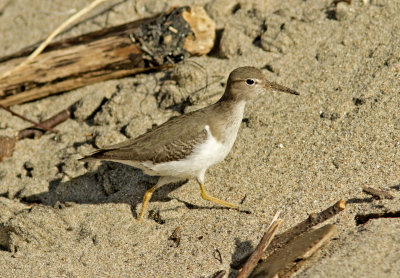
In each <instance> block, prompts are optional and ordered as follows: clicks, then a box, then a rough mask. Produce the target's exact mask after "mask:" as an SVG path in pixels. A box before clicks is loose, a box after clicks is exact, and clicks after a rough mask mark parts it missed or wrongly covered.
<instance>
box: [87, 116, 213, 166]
mask: <svg viewBox="0 0 400 278" xmlns="http://www.w3.org/2000/svg"><path fill="white" fill-rule="evenodd" d="M207 110H208V109H201V110H198V111H195V112H193V113H189V114H185V115H182V116H179V117H177V118H174V119H171V120H169V121H167V122H166V123H164V124H162V125H160V126H159V127H157V128H155V129H153V130H151V131H149V132H147V133H145V134H143V135H141V136H139V137H137V138H135V139H131V140H127V141H125V142H122V143H119V144H116V145H112V146H109V147H106V148H104V149H101V150H98V151H96V152H95V153H93V154H92V155H90V156H87V157H84V158H83V159H82V160H84V161H89V160H93V159H99V160H119V161H121V160H131V161H153V162H154V163H161V162H167V161H171V160H177V159H182V158H184V157H186V156H188V155H190V154H191V153H192V151H193V148H194V147H195V145H196V144H199V143H202V142H204V140H205V139H206V138H207V131H206V130H205V126H206V125H207V124H208V123H207V120H206V119H207V117H205V115H206V114H207Z"/></svg>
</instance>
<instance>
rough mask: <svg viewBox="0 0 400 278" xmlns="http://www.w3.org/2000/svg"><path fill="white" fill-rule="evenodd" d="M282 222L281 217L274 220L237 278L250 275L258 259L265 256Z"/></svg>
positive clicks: (244, 277)
mask: <svg viewBox="0 0 400 278" xmlns="http://www.w3.org/2000/svg"><path fill="white" fill-rule="evenodd" d="M281 223H282V220H281V219H276V220H275V219H274V220H273V222H272V223H271V225H270V227H269V229H268V231H267V232H266V233H265V234H264V236H263V237H262V239H261V241H260V243H259V244H258V245H257V248H256V250H255V251H254V252H253V254H251V256H250V258H249V259H248V260H247V262H246V263H245V265H244V266H243V268H242V270H241V271H240V272H239V274H238V276H237V278H246V277H248V276H249V275H250V273H251V272H252V271H253V269H254V268H255V267H256V265H257V263H258V261H259V260H260V259H261V257H262V256H263V254H264V252H265V250H266V249H267V247H268V245H269V244H270V243H271V241H272V239H273V238H274V236H275V234H276V232H277V231H278V228H279V226H280V225H281Z"/></svg>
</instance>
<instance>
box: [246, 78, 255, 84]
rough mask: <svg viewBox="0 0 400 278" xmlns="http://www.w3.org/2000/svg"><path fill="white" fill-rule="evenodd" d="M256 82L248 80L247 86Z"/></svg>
mask: <svg viewBox="0 0 400 278" xmlns="http://www.w3.org/2000/svg"><path fill="white" fill-rule="evenodd" d="M254 83H255V82H254V80H253V79H246V84H247V85H253V84H254Z"/></svg>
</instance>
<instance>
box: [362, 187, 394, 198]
mask: <svg viewBox="0 0 400 278" xmlns="http://www.w3.org/2000/svg"><path fill="white" fill-rule="evenodd" d="M363 192H365V193H367V194H369V195H372V196H374V197H375V198H377V199H390V200H393V199H394V197H393V196H392V195H391V194H390V193H389V192H386V191H383V190H378V189H375V188H372V187H363Z"/></svg>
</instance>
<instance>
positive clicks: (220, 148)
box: [80, 66, 299, 222]
mask: <svg viewBox="0 0 400 278" xmlns="http://www.w3.org/2000/svg"><path fill="white" fill-rule="evenodd" d="M271 90H275V91H281V92H285V93H289V94H293V95H299V93H298V92H297V91H295V90H292V89H290V88H287V87H285V86H282V85H279V84H277V83H275V82H271V81H269V80H267V79H266V77H265V76H264V74H263V73H262V71H261V70H260V69H258V68H255V67H251V66H245V67H239V68H236V69H234V70H233V71H232V72H231V73H230V75H229V77H228V81H227V83H226V88H225V92H224V94H223V95H222V97H221V98H220V99H219V100H218V101H217V102H215V103H214V104H211V105H209V106H207V107H204V108H201V109H199V110H196V111H193V112H190V113H187V114H183V115H180V116H178V117H175V118H172V119H170V120H168V121H167V122H165V123H163V124H161V125H159V126H158V127H156V128H154V129H152V130H150V131H148V132H147V133H144V134H142V135H140V136H139V137H137V138H134V139H128V140H126V141H124V142H121V143H118V144H115V145H111V146H108V147H105V148H102V149H99V150H97V151H95V152H94V153H92V154H90V155H88V156H85V157H83V158H81V159H80V160H81V161H85V162H87V161H93V160H104V161H113V162H119V163H123V164H126V165H130V166H133V167H135V168H139V169H141V170H142V171H143V172H144V173H145V174H147V175H150V176H159V179H158V182H157V183H156V184H155V185H154V186H152V187H151V188H150V189H148V190H147V191H146V192H145V194H144V197H143V201H142V207H141V210H140V213H139V216H138V217H137V220H138V221H139V222H141V221H142V219H143V217H144V214H145V212H146V208H147V205H148V202H149V201H150V199H151V196H152V195H153V193H154V192H155V191H156V190H157V189H158V188H160V187H161V186H163V185H165V184H169V183H174V182H178V181H182V180H187V179H196V180H197V183H198V184H199V186H200V193H201V197H202V198H203V199H205V200H208V201H210V202H213V203H216V204H218V205H221V206H224V207H228V208H238V206H237V205H234V204H231V203H229V202H226V201H224V200H220V199H218V198H216V197H213V196H211V195H210V194H209V193H208V192H207V191H206V189H205V186H204V184H205V174H206V171H207V169H208V168H209V167H211V166H213V165H214V164H216V163H218V162H221V161H223V160H224V159H225V157H226V156H227V155H228V153H229V152H230V150H231V149H232V146H233V144H234V142H235V140H236V137H237V134H238V130H239V127H240V124H241V122H242V119H243V113H244V109H245V105H246V103H247V102H249V101H252V100H255V99H257V98H260V97H263V96H264V95H265V94H266V93H268V91H271Z"/></svg>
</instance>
